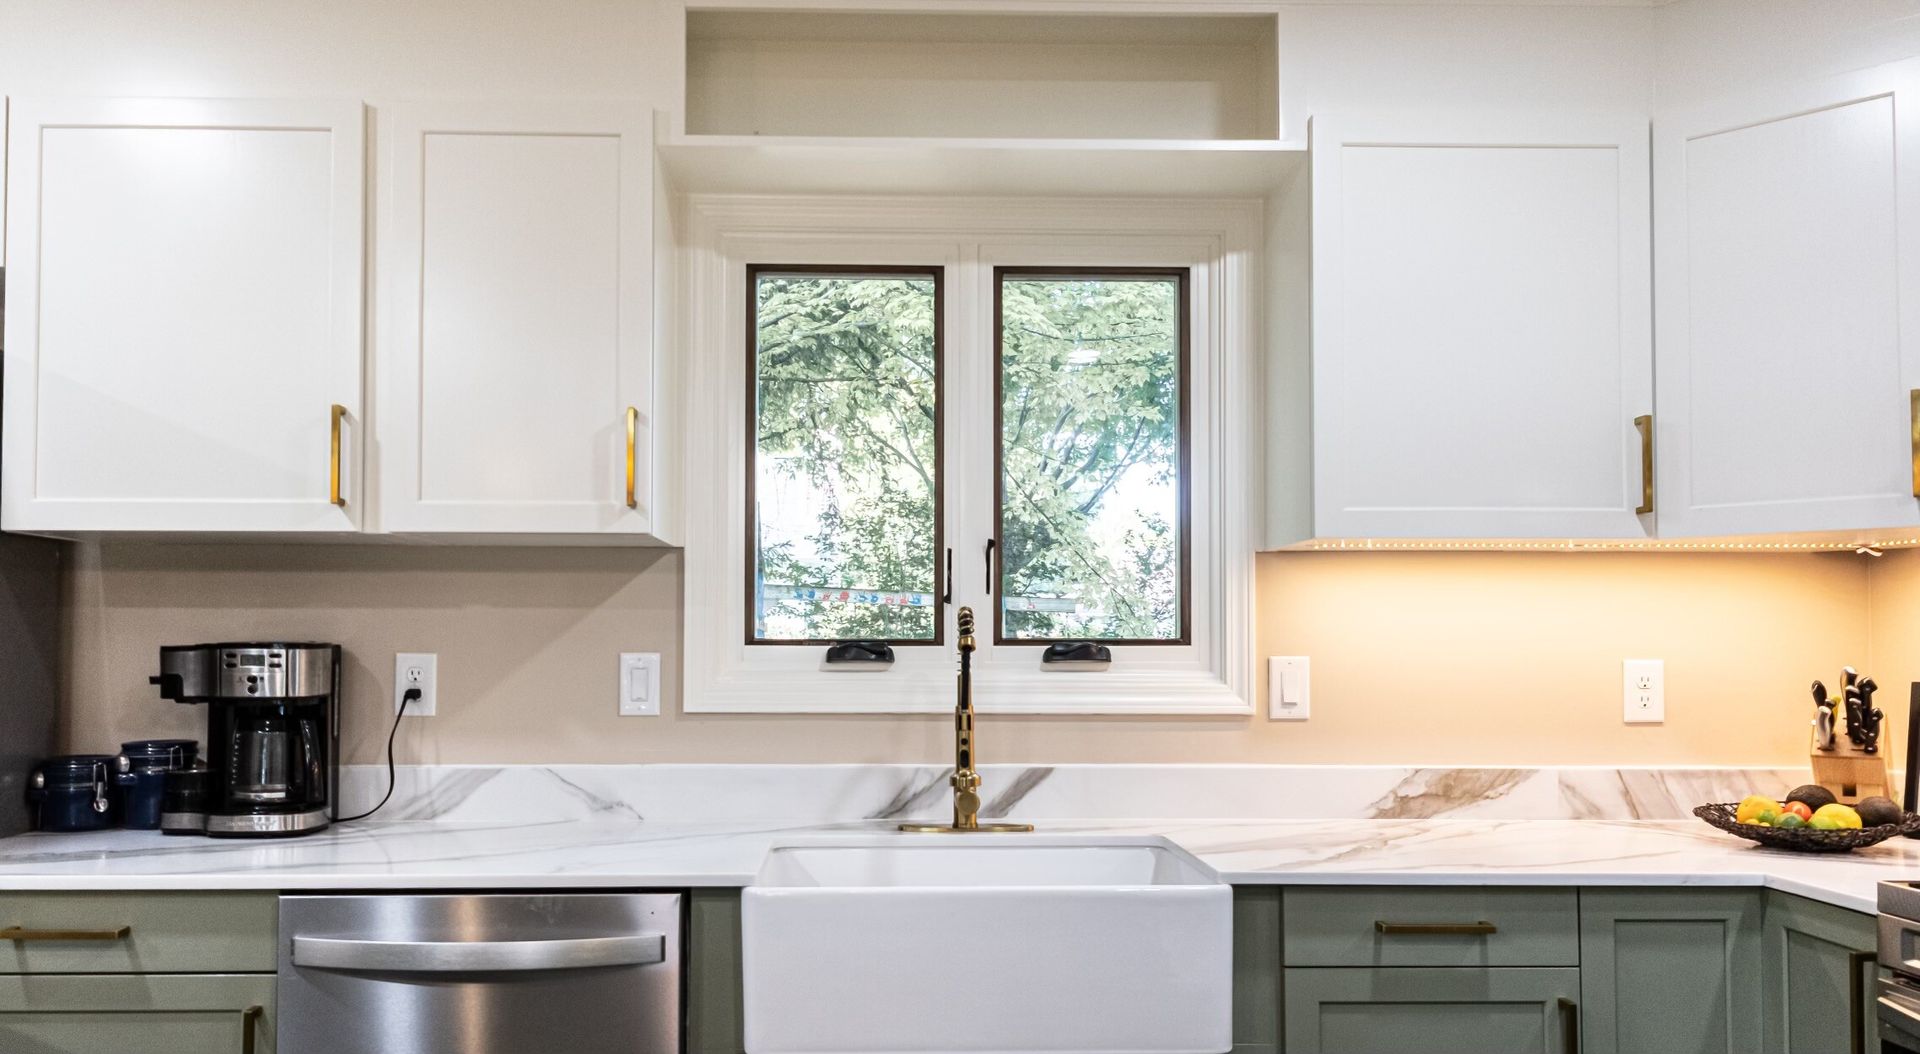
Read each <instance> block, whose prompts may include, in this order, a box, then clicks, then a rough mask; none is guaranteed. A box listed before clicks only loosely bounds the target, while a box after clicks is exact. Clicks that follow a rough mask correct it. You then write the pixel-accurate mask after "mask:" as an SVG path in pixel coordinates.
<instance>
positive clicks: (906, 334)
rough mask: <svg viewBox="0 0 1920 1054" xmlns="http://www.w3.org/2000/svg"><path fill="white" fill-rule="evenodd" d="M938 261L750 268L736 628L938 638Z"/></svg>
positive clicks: (782, 635)
mask: <svg viewBox="0 0 1920 1054" xmlns="http://www.w3.org/2000/svg"><path fill="white" fill-rule="evenodd" d="M942 280H943V275H942V271H941V268H938V267H925V268H902V267H865V268H856V267H818V266H762V265H753V266H750V267H749V268H748V269H747V276H746V281H747V284H748V287H749V292H750V294H751V304H752V310H753V318H752V319H751V321H750V323H749V326H748V330H747V334H748V340H747V344H748V348H747V354H748V359H749V362H748V371H749V372H748V381H749V388H750V390H749V391H748V392H747V395H746V398H747V400H748V402H747V405H748V406H749V408H750V410H751V412H750V414H749V416H748V429H749V441H748V446H747V454H748V457H749V458H750V459H751V460H752V462H753V464H752V465H751V466H750V468H749V470H748V472H747V499H746V501H747V505H746V507H747V510H748V518H749V524H750V527H751V528H752V529H751V530H750V531H748V532H747V539H746V540H747V568H746V572H745V581H746V583H747V622H748V625H747V641H748V642H749V643H753V644H800V645H819V644H823V643H827V644H830V643H833V642H836V641H844V640H859V641H873V642H885V643H887V644H890V645H915V644H926V645H938V644H940V643H941V642H942V641H944V640H945V639H946V633H945V628H946V620H945V619H944V618H943V617H941V616H942V613H943V612H942V608H943V605H944V603H945V597H946V594H945V592H944V590H943V588H942V587H943V585H944V567H943V564H942V560H943V557H944V554H945V548H944V546H943V544H942V537H941V535H942V531H941V516H940V513H941V500H940V499H941V496H942V483H943V481H944V480H943V474H942V472H941V443H940V415H941V409H942V407H941V400H940V359H941V344H942V340H941V327H942V319H941V311H940V308H941V296H942V293H941V285H942Z"/></svg>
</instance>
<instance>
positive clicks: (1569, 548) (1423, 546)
mask: <svg viewBox="0 0 1920 1054" xmlns="http://www.w3.org/2000/svg"><path fill="white" fill-rule="evenodd" d="M1915 546H1920V537H1914V538H1898V539H1876V540H1873V541H1851V542H1836V541H1814V542H1757V541H1755V542H1705V541H1703V542H1678V541H1674V542H1663V541H1635V540H1632V539H1620V540H1605V539H1599V540H1582V539H1568V540H1564V541H1561V540H1554V541H1510V542H1503V541H1465V540H1462V541H1446V540H1424V541H1398V540H1389V539H1376V538H1323V539H1320V540H1319V541H1314V542H1308V543H1307V544H1306V545H1305V546H1303V547H1302V548H1305V549H1308V550H1311V551H1349V552H1366V551H1389V552H1401V551H1408V550H1429V551H1433V552H1468V551H1476V550H1484V551H1489V552H1523V551H1537V552H1609V551H1614V552H1628V551H1641V552H1689V553H1705V552H1718V553H1736V552H1774V553H1787V552H1793V553H1847V552H1857V553H1869V554H1873V555H1878V550H1882V549H1907V548H1912V547H1915Z"/></svg>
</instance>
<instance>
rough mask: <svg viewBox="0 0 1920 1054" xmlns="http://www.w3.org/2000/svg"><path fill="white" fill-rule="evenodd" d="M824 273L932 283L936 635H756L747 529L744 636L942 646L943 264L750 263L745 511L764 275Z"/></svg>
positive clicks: (812, 644)
mask: <svg viewBox="0 0 1920 1054" xmlns="http://www.w3.org/2000/svg"><path fill="white" fill-rule="evenodd" d="M807 274H811V275H819V276H821V277H825V278H925V279H929V280H931V281H932V282H933V466H934V468H933V472H934V475H933V595H934V597H935V598H936V599H935V600H934V604H933V611H934V618H933V636H932V637H931V638H930V639H926V640H914V639H912V638H893V637H860V638H835V639H833V640H827V639H816V638H809V639H805V640H802V639H799V638H785V637H782V638H774V639H765V638H759V637H755V636H754V635H753V616H752V608H753V598H754V592H755V589H754V585H755V578H754V576H755V575H756V574H757V572H758V571H759V567H760V551H759V546H758V545H757V544H756V537H755V535H754V533H753V532H752V531H751V530H749V531H747V532H746V533H745V536H744V538H743V539H742V541H743V542H744V552H745V555H746V561H745V564H744V566H743V570H745V571H747V572H748V575H749V577H748V578H747V580H746V583H745V586H746V593H747V599H746V608H745V610H743V611H742V615H743V618H742V633H743V639H744V641H745V643H746V645H747V646H748V647H752V648H791V647H805V648H825V647H830V646H832V645H834V644H838V643H840V642H841V641H842V640H854V639H857V640H873V641H882V642H884V643H886V644H888V645H890V646H892V647H895V648H928V647H932V648H943V647H945V646H946V643H947V612H946V609H947V608H948V607H950V606H952V605H951V603H950V598H951V597H952V595H953V592H952V590H953V584H952V583H951V582H949V581H948V580H947V578H948V573H947V570H946V568H947V566H948V565H949V564H951V563H952V560H951V555H952V553H951V550H950V549H949V548H948V546H947V542H948V539H947V530H946V527H947V520H946V513H947V510H946V499H947V486H948V480H947V469H946V456H947V433H946V424H947V392H946V383H947V363H946V337H947V269H946V267H945V266H944V265H941V264H931V265H928V264H816V263H808V264H766V263H748V264H747V265H746V281H747V288H748V290H749V294H750V295H748V296H747V297H746V307H747V310H746V320H745V327H746V332H745V336H746V339H745V340H744V341H743V344H744V346H745V348H746V366H745V370H746V372H745V376H744V378H743V379H744V380H745V381H746V384H745V386H744V391H745V392H746V398H747V399H749V400H754V401H755V408H754V410H753V411H752V412H749V413H746V414H743V415H741V418H742V423H743V424H744V425H745V427H746V445H745V447H744V448H743V449H744V450H745V451H746V453H747V456H748V457H749V458H752V459H753V460H754V462H755V464H754V466H753V467H752V468H750V469H749V470H748V471H747V472H745V473H744V478H745V481H746V486H747V490H746V498H745V504H744V511H745V513H746V515H747V517H748V519H749V521H751V520H752V519H753V518H754V517H755V516H756V515H757V509H758V506H757V505H756V504H755V503H754V498H755V496H756V495H755V493H754V490H755V484H756V482H757V476H758V475H759V473H758V456H759V448H760V430H759V411H758V403H757V400H758V397H759V385H758V383H757V380H758V376H759V370H760V341H759V338H758V334H759V328H760V312H759V302H760V301H759V281H760V277H761V276H762V275H774V276H776V277H778V276H781V275H807Z"/></svg>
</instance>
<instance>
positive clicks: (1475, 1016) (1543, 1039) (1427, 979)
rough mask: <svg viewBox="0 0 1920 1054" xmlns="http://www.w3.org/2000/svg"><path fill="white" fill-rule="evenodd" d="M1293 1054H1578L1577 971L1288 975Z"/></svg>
mask: <svg viewBox="0 0 1920 1054" xmlns="http://www.w3.org/2000/svg"><path fill="white" fill-rule="evenodd" d="M1284 986H1285V998H1286V1011H1287V1012H1286V1037H1287V1042H1286V1046H1285V1048H1284V1049H1285V1050H1286V1051H1287V1054H1402V1052H1405V1051H1416V1050H1417V1051H1420V1052H1421V1054H1547V1052H1550V1054H1575V1051H1576V1049H1577V1046H1578V1044H1577V1043H1575V1042H1574V1041H1573V1040H1574V1033H1575V1031H1576V1030H1577V1029H1578V1027H1579V1022H1578V1018H1579V1008H1578V1006H1577V1005H1576V1002H1575V1001H1576V1000H1577V999H1578V998H1579V994H1580V971H1579V970H1575V969H1530V968H1526V969H1487V970H1476V969H1428V968H1425V967H1383V968H1327V969H1319V968H1315V969H1297V970H1287V971H1285V981H1284Z"/></svg>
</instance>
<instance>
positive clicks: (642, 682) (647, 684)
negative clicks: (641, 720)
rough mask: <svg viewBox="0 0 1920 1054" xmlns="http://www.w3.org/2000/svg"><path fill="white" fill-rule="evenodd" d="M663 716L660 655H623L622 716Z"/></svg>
mask: <svg viewBox="0 0 1920 1054" xmlns="http://www.w3.org/2000/svg"><path fill="white" fill-rule="evenodd" d="M659 714H660V653H659V652H657V651H623V652H621V653H620V716H622V717H657V716H659Z"/></svg>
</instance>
